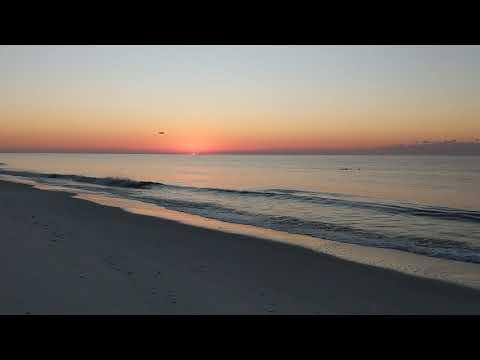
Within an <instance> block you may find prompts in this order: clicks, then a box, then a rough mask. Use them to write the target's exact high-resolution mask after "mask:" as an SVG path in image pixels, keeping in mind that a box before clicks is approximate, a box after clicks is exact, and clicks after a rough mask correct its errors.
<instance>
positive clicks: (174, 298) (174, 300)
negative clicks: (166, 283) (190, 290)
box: [168, 291, 177, 304]
mask: <svg viewBox="0 0 480 360" xmlns="http://www.w3.org/2000/svg"><path fill="white" fill-rule="evenodd" d="M168 298H169V299H170V302H171V303H172V304H176V303H177V295H176V294H175V292H173V291H169V292H168Z"/></svg>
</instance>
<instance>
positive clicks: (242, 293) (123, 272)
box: [0, 180, 480, 314]
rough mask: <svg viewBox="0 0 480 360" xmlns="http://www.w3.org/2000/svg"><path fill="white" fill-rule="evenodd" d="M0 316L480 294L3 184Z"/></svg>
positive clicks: (470, 302)
mask: <svg viewBox="0 0 480 360" xmlns="http://www.w3.org/2000/svg"><path fill="white" fill-rule="evenodd" d="M0 209H1V211H2V217H1V218H0V225H1V227H2V229H4V231H3V232H4V235H2V238H3V240H2V247H3V249H2V251H1V252H0V253H1V255H0V256H2V261H1V262H0V264H1V265H0V266H1V267H2V271H0V281H1V283H2V284H3V293H5V294H6V296H4V297H3V299H1V300H0V314H23V313H26V312H30V313H32V314H39V313H47V314H77V313H78V314H103V313H109V314H110V313H112V314H143V313H149V314H462V313H463V314H480V291H477V290H474V289H471V288H467V287H463V286H459V285H455V284H451V283H447V282H443V281H437V280H430V279H425V278H422V277H415V276H412V275H408V274H404V273H401V272H397V271H393V270H389V269H384V268H381V267H375V266H371V265H366V264H359V263H356V262H352V261H348V260H345V259H342V258H339V257H335V256H332V255H329V254H326V253H321V252H318V251H312V250H310V249H307V248H302V247H300V246H292V245H291V244H287V243H280V242H276V241H271V240H266V239H261V238H257V237H252V236H249V235H240V234H235V233H229V232H224V231H222V230H215V229H207V228H201V227H197V226H192V225H188V224H183V223H179V222H175V221H173V220H168V219H162V218H158V217H153V216H146V215H140V214H135V213H131V212H127V211H124V210H122V209H119V208H115V207H109V206H103V205H99V204H96V203H93V202H92V201H88V200H82V199H78V198H77V197H76V196H73V195H72V194H71V193H65V192H61V191H42V190H39V189H35V188H33V187H32V185H25V184H19V183H12V182H8V181H3V180H0Z"/></svg>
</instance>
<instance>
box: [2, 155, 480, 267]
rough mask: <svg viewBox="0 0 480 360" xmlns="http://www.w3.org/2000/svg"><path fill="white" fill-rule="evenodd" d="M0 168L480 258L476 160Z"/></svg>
mask: <svg viewBox="0 0 480 360" xmlns="http://www.w3.org/2000/svg"><path fill="white" fill-rule="evenodd" d="M0 163H4V164H5V165H2V166H0V175H2V174H3V175H13V176H18V177H22V178H28V179H30V180H34V181H35V182H37V183H42V184H48V185H52V186H62V187H69V188H71V189H73V190H75V191H77V192H79V193H81V192H89V193H91V192H94V193H100V194H103V195H107V196H112V197H120V198H127V199H134V200H140V201H143V202H146V203H150V204H156V205H159V206H161V207H164V208H167V209H171V210H176V211H181V212H186V213H190V214H195V215H200V216H203V217H207V218H213V219H218V220H222V221H226V222H231V223H239V224H248V225H253V226H257V227H262V228H268V229H274V230H279V231H283V232H288V233H293V234H303V235H310V236H313V237H318V238H323V239H328V240H333V241H339V242H346V243H354V244H360V245H364V246H374V247H384V248H394V249H398V250H403V251H407V252H413V253H419V254H423V255H427V256H431V257H441V258H447V259H453V260H459V261H465V262H475V263H480V157H475V156H462V157H453V156H321V155H311V156H303V155H302V156H299V155H296V156H285V155H273V156H258V155H255V156H245V155H243V156H242V155H237V156H231V155H216V156H181V155H103V154H102V155H99V154H0Z"/></svg>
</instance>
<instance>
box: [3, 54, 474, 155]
mask: <svg viewBox="0 0 480 360" xmlns="http://www.w3.org/2000/svg"><path fill="white" fill-rule="evenodd" d="M159 132H164V133H165V134H159ZM478 138H480V46H201V45H196V46H0V151H39V152H50V151H55V152H57V151H65V152H158V153H192V152H196V153H225V152H226V153H242V152H246V153H256V152H258V153H270V152H272V153H278V152H280V153H282V152H285V153H302V152H309V153H315V152H318V153H322V152H335V151H338V152H342V151H353V152H355V151H357V150H358V151H365V150H366V149H373V148H381V147H388V146H396V145H399V144H413V143H416V142H422V141H432V142H444V141H449V140H451V139H455V140H456V141H459V142H475V141H476V140H475V139H478Z"/></svg>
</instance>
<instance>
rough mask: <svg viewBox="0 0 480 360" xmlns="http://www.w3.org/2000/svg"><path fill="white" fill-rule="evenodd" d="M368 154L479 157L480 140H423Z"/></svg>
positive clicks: (375, 150) (372, 151)
mask: <svg viewBox="0 0 480 360" xmlns="http://www.w3.org/2000/svg"><path fill="white" fill-rule="evenodd" d="M368 152H369V153H381V154H400V155H402V154H405V155H480V139H476V140H475V141H473V142H460V141H456V140H445V141H437V142H434V141H427V140H425V141H422V142H418V143H416V144H410V145H394V146H387V147H383V148H379V149H374V150H371V151H368Z"/></svg>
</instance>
